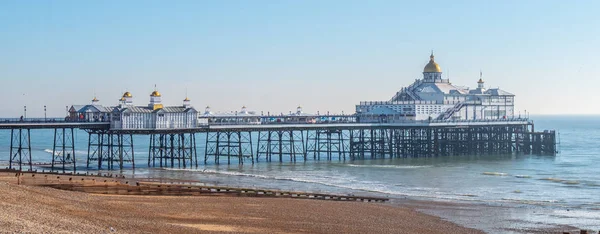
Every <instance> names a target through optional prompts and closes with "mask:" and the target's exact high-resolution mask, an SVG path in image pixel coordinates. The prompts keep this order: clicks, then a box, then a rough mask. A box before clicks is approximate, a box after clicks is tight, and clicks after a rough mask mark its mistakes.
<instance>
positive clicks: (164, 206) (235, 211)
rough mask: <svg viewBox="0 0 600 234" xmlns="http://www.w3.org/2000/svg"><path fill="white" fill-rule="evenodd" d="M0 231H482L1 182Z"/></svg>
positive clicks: (281, 201) (398, 214) (411, 216)
mask: <svg viewBox="0 0 600 234" xmlns="http://www.w3.org/2000/svg"><path fill="white" fill-rule="evenodd" d="M0 226H1V227H2V229H3V231H7V232H32V233H42V232H43V233H57V232H69V233H109V232H116V233H199V232H202V233H482V232H480V231H477V230H474V229H468V228H464V227H460V226H458V225H456V224H453V223H451V222H448V221H444V220H441V219H440V218H438V217H435V216H431V215H427V214H423V213H420V212H418V211H415V210H413V209H410V208H407V207H396V206H390V205H386V204H374V203H362V202H340V201H322V200H303V199H291V198H252V197H231V196H140V195H101V194H89V193H83V192H73V191H63V190H58V189H53V188H48V187H39V186H30V185H17V179H16V178H15V177H14V176H12V177H10V176H5V177H3V178H2V179H1V182H0Z"/></svg>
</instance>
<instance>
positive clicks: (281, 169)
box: [0, 115, 600, 233]
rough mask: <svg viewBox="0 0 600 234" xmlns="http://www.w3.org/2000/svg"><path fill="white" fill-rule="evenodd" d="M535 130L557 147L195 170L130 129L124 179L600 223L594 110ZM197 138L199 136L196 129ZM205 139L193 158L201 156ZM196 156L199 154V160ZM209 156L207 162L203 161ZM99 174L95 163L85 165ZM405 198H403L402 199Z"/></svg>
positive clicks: (42, 133) (463, 218)
mask: <svg viewBox="0 0 600 234" xmlns="http://www.w3.org/2000/svg"><path fill="white" fill-rule="evenodd" d="M530 118H531V119H532V120H533V121H534V124H535V130H536V131H541V130H545V129H547V130H556V131H557V141H558V146H557V149H558V153H557V154H556V155H555V156H548V155H545V156H543V155H521V154H510V155H485V156H484V155H471V156H448V157H430V158H399V159H371V160H369V159H368V160H354V161H352V160H345V161H344V160H333V161H326V160H324V161H307V162H295V163H294V162H283V163H280V162H258V163H255V164H251V163H245V164H244V165H239V164H237V163H235V164H232V165H227V164H225V163H222V164H220V165H216V164H208V165H204V164H203V163H200V164H199V166H198V167H197V168H196V167H193V168H187V169H182V168H149V167H147V166H146V165H147V158H148V142H149V137H147V136H135V137H134V143H135V157H136V168H135V169H132V168H131V167H128V168H125V169H124V170H122V171H119V170H116V171H112V172H111V173H122V174H124V175H126V176H127V177H135V178H157V179H165V180H187V181H190V180H191V181H198V182H201V183H205V184H211V185H223V186H236V187H253V188H265V189H280V190H294V191H311V192H327V193H337V194H354V195H370V196H380V197H388V198H391V199H392V203H394V202H393V201H406V200H412V201H424V202H427V201H432V202H440V204H456V205H455V206H454V207H457V208H456V209H454V211H450V212H449V211H448V209H447V208H444V209H438V208H436V207H435V206H433V207H422V211H423V212H426V213H428V214H432V215H436V216H440V217H441V218H443V219H446V220H449V221H452V222H455V223H458V224H460V225H463V226H467V227H473V228H477V229H481V230H483V231H486V232H489V233H512V232H514V233H520V232H522V230H535V229H552V228H555V229H556V230H558V229H560V228H561V227H567V226H569V227H576V228H582V229H590V230H600V164H599V163H600V116H567V115H564V116H531V117H530ZM53 134H54V132H53V131H52V130H32V132H31V146H32V157H33V161H34V162H36V163H45V162H50V161H51V154H52V141H53ZM75 139H76V145H75V148H76V153H75V155H76V158H77V164H78V165H79V166H78V169H77V170H78V171H79V172H85V171H86V168H85V160H86V155H87V140H88V135H87V133H86V132H84V131H76V133H75ZM197 141H198V142H203V141H204V135H203V134H199V135H198V136H197ZM201 145H203V144H199V143H198V149H197V151H198V157H199V159H203V158H204V155H203V152H204V148H203V146H201ZM9 146H10V131H8V130H1V131H0V166H1V167H5V166H6V165H7V164H8V162H7V161H8V155H9V150H10V147H9ZM200 161H201V162H202V161H203V160H200ZM209 162H211V160H209ZM91 171H93V172H97V170H91ZM399 203H402V202H399Z"/></svg>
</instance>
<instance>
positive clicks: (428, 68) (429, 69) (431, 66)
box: [423, 50, 442, 73]
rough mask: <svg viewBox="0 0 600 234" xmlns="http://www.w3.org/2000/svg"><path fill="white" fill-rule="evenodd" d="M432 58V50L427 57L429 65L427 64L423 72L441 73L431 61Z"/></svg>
mask: <svg viewBox="0 0 600 234" xmlns="http://www.w3.org/2000/svg"><path fill="white" fill-rule="evenodd" d="M433 58H434V56H433V50H432V51H431V55H430V56H429V63H427V65H426V66H425V69H423V72H427V73H431V72H435V73H441V72H442V69H441V68H440V65H438V64H437V63H436V62H435V61H434V60H433Z"/></svg>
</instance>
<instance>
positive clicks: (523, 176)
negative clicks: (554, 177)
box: [515, 175, 531, 178]
mask: <svg viewBox="0 0 600 234" xmlns="http://www.w3.org/2000/svg"><path fill="white" fill-rule="evenodd" d="M515 177H517V178H531V176H529V175H515Z"/></svg>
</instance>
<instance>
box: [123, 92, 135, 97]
mask: <svg viewBox="0 0 600 234" xmlns="http://www.w3.org/2000/svg"><path fill="white" fill-rule="evenodd" d="M123 97H124V98H130V97H133V95H131V93H130V92H125V93H124V94H123Z"/></svg>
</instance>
